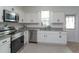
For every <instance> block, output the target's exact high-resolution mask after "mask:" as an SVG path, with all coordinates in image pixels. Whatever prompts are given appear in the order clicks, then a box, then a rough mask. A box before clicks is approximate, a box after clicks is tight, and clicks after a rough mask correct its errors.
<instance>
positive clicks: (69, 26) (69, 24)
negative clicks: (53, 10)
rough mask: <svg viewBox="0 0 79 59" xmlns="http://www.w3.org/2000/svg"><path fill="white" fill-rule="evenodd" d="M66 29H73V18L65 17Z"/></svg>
mask: <svg viewBox="0 0 79 59" xmlns="http://www.w3.org/2000/svg"><path fill="white" fill-rule="evenodd" d="M66 29H75V16H66Z"/></svg>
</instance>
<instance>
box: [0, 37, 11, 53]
mask: <svg viewBox="0 0 79 59" xmlns="http://www.w3.org/2000/svg"><path fill="white" fill-rule="evenodd" d="M10 50H11V49H10V38H6V39H3V40H1V41H0V53H10Z"/></svg>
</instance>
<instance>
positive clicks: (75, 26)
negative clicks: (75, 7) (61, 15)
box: [65, 15, 76, 30]
mask: <svg viewBox="0 0 79 59" xmlns="http://www.w3.org/2000/svg"><path fill="white" fill-rule="evenodd" d="M66 16H74V17H75V20H74V21H75V22H74V29H72V28H66ZM65 28H66V30H75V29H76V15H65Z"/></svg>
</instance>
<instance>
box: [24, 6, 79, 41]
mask: <svg viewBox="0 0 79 59" xmlns="http://www.w3.org/2000/svg"><path fill="white" fill-rule="evenodd" d="M23 9H24V13H25V14H26V13H29V12H30V13H31V12H35V13H36V12H39V11H40V10H50V11H52V12H63V13H65V15H71V14H74V15H76V28H75V29H74V30H67V38H68V41H73V42H79V26H78V25H79V7H73V6H72V7H70V6H62V7H59V6H57V7H55V6H53V7H52V6H49V7H48V6H47V7H43V6H42V7H41V6H39V7H38V6H35V7H33V6H30V7H28V6H27V7H24V8H23ZM25 17H26V15H25ZM25 19H26V18H25ZM26 20H27V19H26Z"/></svg>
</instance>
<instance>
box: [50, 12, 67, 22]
mask: <svg viewBox="0 0 79 59" xmlns="http://www.w3.org/2000/svg"><path fill="white" fill-rule="evenodd" d="M64 20H65V15H64V13H63V12H54V13H51V17H50V23H63V22H65V21H64Z"/></svg>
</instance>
